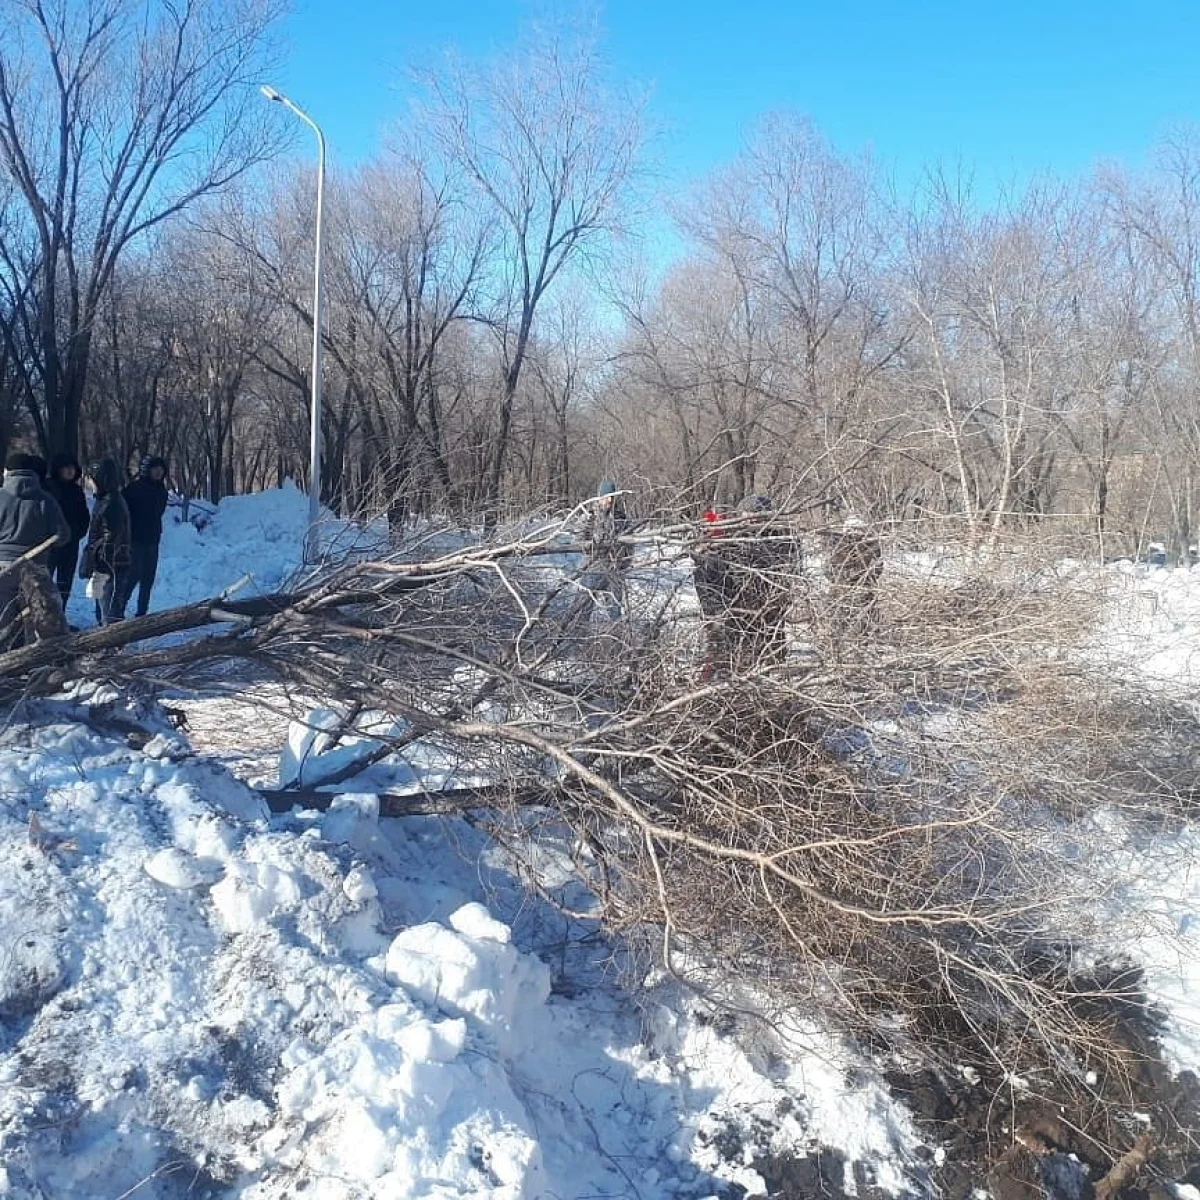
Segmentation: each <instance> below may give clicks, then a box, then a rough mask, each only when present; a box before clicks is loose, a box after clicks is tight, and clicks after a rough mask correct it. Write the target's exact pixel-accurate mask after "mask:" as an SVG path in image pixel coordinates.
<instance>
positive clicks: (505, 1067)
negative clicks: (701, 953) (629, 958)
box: [0, 724, 916, 1200]
mask: <svg viewBox="0 0 1200 1200" xmlns="http://www.w3.org/2000/svg"><path fill="white" fill-rule="evenodd" d="M0 791H2V792H3V794H4V797H5V799H6V802H7V803H6V805H5V806H4V808H3V809H2V810H0V927H2V928H3V929H4V930H5V931H6V938H5V944H4V945H3V947H0V1019H2V1024H0V1195H7V1196H13V1197H29V1196H37V1195H45V1196H64V1197H65V1196H81V1197H82V1196H106V1197H116V1196H120V1195H122V1194H125V1193H126V1192H127V1191H129V1190H130V1189H136V1190H137V1194H138V1196H139V1197H145V1198H146V1200H168V1198H174V1197H183V1196H185V1195H206V1194H207V1195H210V1196H231V1197H232V1196H241V1197H245V1198H246V1200H284V1198H285V1197H288V1198H290V1197H294V1196H296V1195H299V1194H304V1195H306V1196H311V1197H314V1198H325V1200H346V1198H349V1197H378V1198H380V1200H383V1198H385V1197H386V1198H388V1200H392V1198H403V1197H408V1196H414V1197H415V1196H433V1195H436V1196H442V1197H448V1196H479V1197H483V1196H489V1197H526V1196H528V1197H535V1196H545V1195H552V1194H557V1195H562V1196H568V1195H582V1194H604V1195H622V1194H634V1193H635V1192H636V1193H638V1194H640V1195H641V1196H643V1197H646V1198H649V1197H658V1196H662V1197H666V1196H683V1197H688V1196H692V1197H697V1198H699V1197H705V1196H711V1195H724V1194H726V1191H727V1188H728V1187H729V1186H730V1185H731V1184H732V1183H735V1182H736V1183H740V1184H741V1185H742V1186H743V1187H746V1188H749V1189H750V1190H751V1191H754V1190H756V1189H757V1190H761V1179H760V1178H759V1176H758V1174H757V1172H756V1171H755V1169H754V1166H753V1161H752V1160H753V1153H752V1151H751V1150H750V1149H749V1148H748V1149H746V1150H745V1152H744V1155H743V1156H742V1157H741V1158H737V1156H736V1155H735V1156H734V1158H736V1159H737V1161H732V1160H731V1157H730V1153H729V1152H728V1149H727V1144H728V1142H729V1137H728V1131H729V1130H730V1129H731V1128H732V1127H734V1126H735V1125H736V1126H738V1127H741V1126H744V1125H745V1124H746V1122H748V1121H751V1120H757V1121H758V1123H759V1128H760V1129H767V1128H768V1126H769V1127H770V1129H771V1130H772V1131H773V1132H772V1134H771V1136H772V1137H773V1138H774V1139H775V1140H776V1141H777V1142H778V1144H779V1146H780V1147H784V1146H786V1147H790V1148H792V1149H795V1150H797V1151H798V1152H801V1153H803V1152H805V1151H806V1150H807V1149H810V1148H813V1147H815V1146H816V1145H817V1144H822V1143H823V1144H835V1145H839V1146H842V1147H845V1148H846V1150H847V1152H848V1153H851V1154H852V1155H853V1156H855V1157H860V1158H862V1159H865V1160H867V1163H868V1168H869V1174H870V1175H871V1176H872V1177H873V1178H877V1179H878V1180H879V1181H880V1182H881V1183H884V1184H886V1185H888V1186H895V1187H898V1186H900V1185H901V1184H902V1182H903V1178H902V1175H901V1174H900V1171H901V1169H902V1163H903V1162H904V1161H911V1155H912V1152H913V1150H914V1147H915V1145H916V1138H915V1137H914V1135H913V1134H912V1131H911V1128H910V1126H909V1125H908V1123H907V1120H906V1118H905V1116H904V1114H903V1113H902V1111H901V1110H900V1109H899V1107H898V1106H896V1105H895V1104H893V1103H892V1102H891V1101H890V1100H888V1098H887V1093H886V1089H885V1088H884V1087H883V1085H882V1084H881V1083H880V1081H879V1080H878V1079H877V1078H874V1077H870V1076H867V1075H863V1074H862V1073H861V1071H860V1073H859V1078H858V1079H857V1081H856V1082H854V1083H852V1084H851V1083H848V1082H847V1073H848V1070H847V1060H844V1058H843V1060H841V1061H839V1059H838V1053H839V1052H838V1051H837V1048H836V1045H835V1044H834V1043H833V1042H832V1041H831V1039H829V1038H828V1037H827V1036H826V1037H820V1038H818V1045H817V1047H816V1049H817V1051H818V1053H814V1052H813V1051H812V1050H803V1049H800V1048H797V1049H796V1050H795V1052H794V1055H792V1056H790V1057H789V1063H790V1065H789V1066H787V1067H786V1068H784V1067H783V1066H782V1065H781V1060H780V1059H779V1057H778V1054H777V1053H775V1052H774V1051H771V1050H770V1049H769V1048H768V1047H766V1046H765V1045H764V1044H762V1043H761V1037H758V1038H755V1039H751V1040H752V1041H753V1042H754V1044H749V1043H748V1042H747V1039H746V1038H744V1037H741V1036H735V1035H734V1034H735V1031H733V1030H725V1031H718V1030H717V1029H716V1028H715V1027H714V1022H713V1015H712V1014H711V1013H706V1012H705V1011H704V1010H703V1008H702V1006H700V1005H698V1003H697V1002H696V1001H695V1000H694V999H688V998H687V997H680V996H674V997H672V998H670V1000H669V1003H668V1002H667V999H668V994H669V993H668V989H666V988H665V987H660V988H659V994H660V996H661V997H662V998H663V1004H662V1005H661V1006H660V1007H657V1008H654V1009H653V1014H652V1016H651V1019H650V1020H649V1021H648V1022H647V1020H646V1017H645V1010H644V1009H643V1008H639V1007H638V1006H636V1005H635V1004H634V1003H633V1002H632V1001H631V999H630V997H629V996H628V995H627V994H626V993H625V992H623V991H622V990H621V989H620V988H619V987H618V986H617V985H616V984H615V982H614V981H613V980H612V979H611V978H609V977H608V975H607V974H606V971H607V969H608V968H607V964H608V963H609V962H610V961H611V956H612V953H613V950H612V947H610V946H608V945H606V944H605V943H604V942H603V940H601V939H599V938H598V936H597V934H596V931H595V930H594V929H591V928H590V927H588V926H584V925H580V924H579V923H577V922H570V921H567V920H566V919H565V918H563V917H561V916H560V915H558V914H557V913H555V912H554V911H553V910H552V909H550V908H549V907H547V906H545V905H542V904H533V903H531V902H530V900H529V898H528V896H527V895H526V894H525V893H524V892H523V890H522V889H521V887H520V885H519V884H518V882H517V881H516V880H515V879H514V878H513V877H512V876H511V875H510V874H509V873H508V870H507V867H506V866H505V865H504V860H503V858H502V856H501V855H500V852H499V851H498V850H497V849H496V848H495V847H493V846H491V844H490V843H489V842H487V840H486V839H485V838H484V837H483V835H482V834H480V833H479V832H478V831H476V830H475V829H473V828H472V827H471V826H469V825H467V824H466V823H464V822H449V823H442V822H437V821H434V820H432V819H421V818H414V819H412V820H408V821H380V820H379V818H378V802H377V801H376V799H375V797H374V796H369V795H347V796H341V797H338V798H337V799H336V800H335V802H334V804H333V806H332V807H331V808H330V809H329V810H328V811H327V812H324V813H314V812H306V813H303V814H295V815H292V816H288V817H283V818H276V819H275V820H274V821H272V820H271V819H270V818H269V817H268V814H267V813H266V812H265V811H264V808H263V806H262V804H261V802H260V801H259V800H258V799H257V797H256V796H255V795H254V794H253V793H252V792H250V791H248V790H247V789H245V788H244V787H243V786H242V785H240V784H238V783H237V782H236V781H235V780H233V779H232V777H231V776H229V775H228V774H227V773H226V772H225V771H224V770H223V769H220V768H217V767H215V766H213V765H212V764H210V763H206V762H203V761H201V760H197V759H187V760H184V761H182V762H173V761H170V760H168V759H166V758H154V757H152V756H148V755H145V754H141V753H138V752H135V751H132V750H130V749H128V748H127V747H125V746H124V745H118V744H116V743H113V742H110V741H106V740H104V739H101V738H99V737H97V736H96V735H94V734H92V733H89V732H88V731H86V730H85V729H83V728H82V727H80V726H77V725H64V724H54V725H41V726H25V727H22V728H19V729H17V728H14V729H13V730H11V731H10V732H9V733H8V735H7V736H6V739H5V740H4V741H3V742H2V743H0ZM498 911H502V912H504V913H505V914H506V916H507V920H506V921H502V920H500V919H498V917H497V915H496V913H497V912H498ZM535 951H538V953H535ZM810 1032H811V1031H810ZM812 1036H813V1037H816V1036H817V1035H816V1034H815V1033H813V1034H812ZM826 1060H828V1061H829V1063H830V1065H828V1066H826V1065H824V1062H825V1061H826ZM747 1145H748V1143H747Z"/></svg>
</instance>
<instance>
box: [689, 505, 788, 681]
mask: <svg viewBox="0 0 1200 1200" xmlns="http://www.w3.org/2000/svg"><path fill="white" fill-rule="evenodd" d="M773 507H774V506H773V504H772V502H771V499H770V497H768V496H758V495H755V496H747V497H746V499H745V500H743V501H742V503H741V505H740V506H739V517H738V518H737V519H736V521H733V522H731V523H730V525H729V528H728V529H727V530H725V529H721V530H718V529H715V528H713V522H712V520H711V518H709V516H708V514H707V513H706V514H705V518H706V521H708V522H709V529H710V531H711V532H710V539H711V538H713V537H716V538H718V539H719V540H708V541H707V542H706V543H705V544H702V545H701V547H699V548H698V550H696V551H693V559H694V561H695V573H696V574H695V577H696V595H697V599H698V600H699V602H700V608H701V613H702V615H703V616H704V617H705V619H706V637H705V654H704V664H703V666H702V668H701V679H703V680H707V679H709V678H711V677H712V674H713V672H714V671H715V670H717V669H718V668H720V669H722V670H738V671H744V670H756V669H759V668H761V667H764V666H770V665H776V664H779V663H782V662H783V661H784V660H785V659H786V658H787V616H788V612H789V610H790V608H791V604H792V592H793V588H794V586H795V582H796V577H797V574H798V573H799V570H800V561H801V560H800V550H799V546H798V544H797V542H796V539H795V537H794V536H793V535H792V533H791V531H790V530H789V529H788V528H787V527H786V526H785V525H783V524H782V523H780V522H778V521H773V520H772V510H773Z"/></svg>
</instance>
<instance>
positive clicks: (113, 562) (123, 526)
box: [79, 458, 132, 625]
mask: <svg viewBox="0 0 1200 1200" xmlns="http://www.w3.org/2000/svg"><path fill="white" fill-rule="evenodd" d="M88 476H89V478H90V479H91V482H92V487H93V488H94V489H95V492H96V503H95V505H94V506H93V507H92V519H91V522H90V524H89V525H88V535H87V545H86V546H84V548H83V561H82V562H81V563H80V564H79V577H80V579H90V580H92V586H91V590H90V594H91V595H92V597H93V599H94V600H95V601H96V622H97V624H99V625H111V624H112V623H113V622H114V621H119V620H120V619H121V617H120V614H119V613H118V611H117V597H118V595H120V594H122V592H123V591H124V589H125V588H126V587H128V576H129V564H130V562H131V561H132V560H131V556H130V552H129V508H128V507H127V506H126V504H125V498H124V497H123V496H122V495H121V468H120V467H118V466H117V464H116V463H115V462H114V461H113V460H112V459H111V458H105V459H101V461H100V462H98V463H96V464H95V465H94V466H92V467H91V468H90V469H89V470H88Z"/></svg>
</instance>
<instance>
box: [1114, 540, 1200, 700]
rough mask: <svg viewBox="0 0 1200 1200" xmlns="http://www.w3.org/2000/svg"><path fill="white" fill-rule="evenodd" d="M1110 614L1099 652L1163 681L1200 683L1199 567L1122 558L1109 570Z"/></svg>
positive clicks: (1119, 665) (1128, 669) (1116, 663)
mask: <svg viewBox="0 0 1200 1200" xmlns="http://www.w3.org/2000/svg"><path fill="white" fill-rule="evenodd" d="M1100 583H1101V586H1103V587H1104V588H1105V590H1106V593H1107V613H1108V615H1107V619H1106V620H1105V622H1104V625H1103V628H1102V629H1101V630H1100V631H1099V633H1098V637H1097V645H1096V653H1097V656H1098V657H1101V658H1103V659H1104V660H1105V661H1106V662H1107V663H1108V664H1109V665H1111V666H1113V667H1115V668H1117V669H1120V670H1122V671H1125V672H1134V673H1136V675H1137V676H1138V677H1140V678H1142V679H1144V680H1151V681H1154V682H1157V683H1160V684H1171V685H1179V684H1183V685H1191V684H1195V683H1197V682H1200V637H1198V636H1197V635H1198V634H1200V568H1188V567H1176V568H1170V567H1148V566H1146V565H1145V564H1143V563H1129V562H1125V563H1120V564H1116V565H1114V566H1113V567H1110V568H1108V569H1106V570H1105V571H1104V572H1103V574H1102V575H1101V576H1100Z"/></svg>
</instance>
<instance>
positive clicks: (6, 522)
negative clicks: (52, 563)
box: [0, 454, 70, 649]
mask: <svg viewBox="0 0 1200 1200" xmlns="http://www.w3.org/2000/svg"><path fill="white" fill-rule="evenodd" d="M39 464H40V466H41V469H42V470H44V467H45V463H44V462H42V460H41V459H40V458H38V456H37V455H34V454H10V455H9V456H8V459H7V461H6V462H5V464H4V484H3V486H2V487H0V647H3V648H4V649H9V648H11V647H12V646H14V645H18V644H20V642H21V641H22V640H23V630H22V629H21V627H20V625H19V621H18V618H19V617H20V615H21V612H22V610H23V609H27V610H28V611H29V612H30V613H31V614H32V617H33V620H32V622H31V623H32V625H33V630H34V632H35V633H36V634H38V635H39V636H41V637H50V636H55V635H57V634H60V633H65V632H66V624H65V621H64V620H63V616H62V608H61V605H60V604H59V603H58V597H57V593H56V592H55V590H54V586H53V583H52V582H51V580H50V573H49V571H48V570H47V569H46V562H47V557H48V555H49V553H50V551H51V549H52V548H53V547H55V546H60V545H62V544H63V543H64V542H66V541H67V540H68V538H69V537H70V530H69V529H68V528H67V522H66V521H65V520H64V519H63V514H62V510H61V509H60V508H59V506H58V503H57V501H55V499H54V497H53V496H51V495H50V494H49V493H48V492H46V491H45V490H43V488H42V481H41V471H40V470H39Z"/></svg>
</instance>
